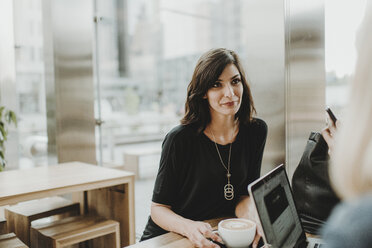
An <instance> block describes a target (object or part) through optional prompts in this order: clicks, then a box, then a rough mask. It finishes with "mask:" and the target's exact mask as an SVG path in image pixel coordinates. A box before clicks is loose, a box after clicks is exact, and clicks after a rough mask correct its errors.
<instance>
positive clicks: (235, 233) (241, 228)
mask: <svg viewBox="0 0 372 248" xmlns="http://www.w3.org/2000/svg"><path fill="white" fill-rule="evenodd" d="M218 233H219V234H220V236H221V238H222V240H223V242H224V243H225V245H226V246H227V247H230V248H231V247H232V248H235V247H247V246H249V245H250V244H251V243H252V241H253V239H254V236H255V234H256V223H254V222H253V221H251V220H247V219H240V218H232V219H226V220H222V221H220V223H218Z"/></svg>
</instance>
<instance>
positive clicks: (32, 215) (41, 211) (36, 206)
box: [4, 196, 80, 246]
mask: <svg viewBox="0 0 372 248" xmlns="http://www.w3.org/2000/svg"><path fill="white" fill-rule="evenodd" d="M4 210H5V218H6V219H7V226H8V231H9V232H14V233H15V234H16V235H17V237H18V238H19V239H20V240H22V241H23V242H24V243H25V244H26V245H28V246H29V245H30V226H31V222H32V221H34V220H37V219H41V218H45V217H50V216H53V215H62V214H63V215H67V216H72V215H79V214H80V208H79V203H74V202H71V201H70V200H67V199H65V198H63V197H59V196H55V197H50V198H44V199H40V200H33V201H27V202H22V203H19V204H17V205H14V206H10V207H7V208H5V209H4Z"/></svg>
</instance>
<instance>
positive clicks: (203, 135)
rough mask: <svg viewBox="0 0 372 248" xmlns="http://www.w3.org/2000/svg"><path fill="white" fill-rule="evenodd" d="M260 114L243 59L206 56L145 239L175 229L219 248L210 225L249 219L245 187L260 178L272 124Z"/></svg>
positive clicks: (172, 137) (163, 169) (164, 165)
mask: <svg viewBox="0 0 372 248" xmlns="http://www.w3.org/2000/svg"><path fill="white" fill-rule="evenodd" d="M253 113H255V108H254V103H253V99H252V96H251V91H250V88H249V86H248V82H247V80H246V77H245V74H244V71H243V68H242V66H241V63H240V60H239V58H238V56H237V54H236V53H235V52H233V51H231V50H228V49H224V48H219V49H213V50H210V51H208V52H206V53H204V54H203V55H202V56H201V58H200V59H199V61H198V62H197V65H196V67H195V70H194V74H193V76H192V79H191V82H190V83H189V86H188V90H187V99H186V103H185V115H184V117H183V119H182V120H181V125H179V126H177V127H175V128H174V129H173V130H171V131H170V132H169V133H168V134H167V136H166V137H165V140H164V142H163V150H162V154H161V159H160V167H159V171H158V175H157V178H156V182H155V187H154V193H153V197H152V201H153V202H152V206H151V216H150V218H149V221H148V223H147V225H146V228H145V230H144V232H143V236H142V239H141V240H145V239H149V238H152V237H155V236H158V235H160V234H163V233H165V232H166V231H172V232H176V233H179V234H181V235H184V236H186V237H187V238H188V239H189V240H190V241H191V242H192V243H193V245H194V246H196V247H217V245H216V244H214V243H213V242H210V241H209V240H208V239H212V240H214V241H219V242H220V241H221V239H220V237H219V236H217V235H216V234H214V233H213V232H212V228H211V226H210V225H209V224H206V223H204V222H202V221H203V220H206V219H214V218H218V217H223V216H234V215H236V216H238V217H248V216H249V214H250V208H249V206H248V203H249V197H248V193H247V190H246V189H247V185H248V184H249V183H250V182H252V181H253V180H255V179H257V178H258V177H259V175H260V170H261V161H262V155H263V150H264V146H265V142H266V134H267V126H266V123H265V122H264V121H262V120H260V119H256V118H253V117H252V115H253ZM258 237H259V236H258V235H257V238H258ZM257 242H258V239H256V240H255V241H254V243H257Z"/></svg>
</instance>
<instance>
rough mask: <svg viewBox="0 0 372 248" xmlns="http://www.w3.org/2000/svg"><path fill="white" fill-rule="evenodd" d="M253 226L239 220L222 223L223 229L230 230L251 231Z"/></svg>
mask: <svg viewBox="0 0 372 248" xmlns="http://www.w3.org/2000/svg"><path fill="white" fill-rule="evenodd" d="M252 226H253V224H252V223H250V222H247V221H244V220H239V219H235V220H234V219H233V220H231V219H230V220H226V221H223V222H222V223H221V227H223V228H226V229H230V230H243V229H249V228H251V227H252Z"/></svg>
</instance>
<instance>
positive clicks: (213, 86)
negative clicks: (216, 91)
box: [212, 82, 221, 88]
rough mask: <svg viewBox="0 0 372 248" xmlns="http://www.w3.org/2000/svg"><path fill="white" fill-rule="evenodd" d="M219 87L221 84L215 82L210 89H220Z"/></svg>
mask: <svg viewBox="0 0 372 248" xmlns="http://www.w3.org/2000/svg"><path fill="white" fill-rule="evenodd" d="M220 86H221V83H218V82H216V83H214V84H213V85H212V88H218V87H220Z"/></svg>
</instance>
